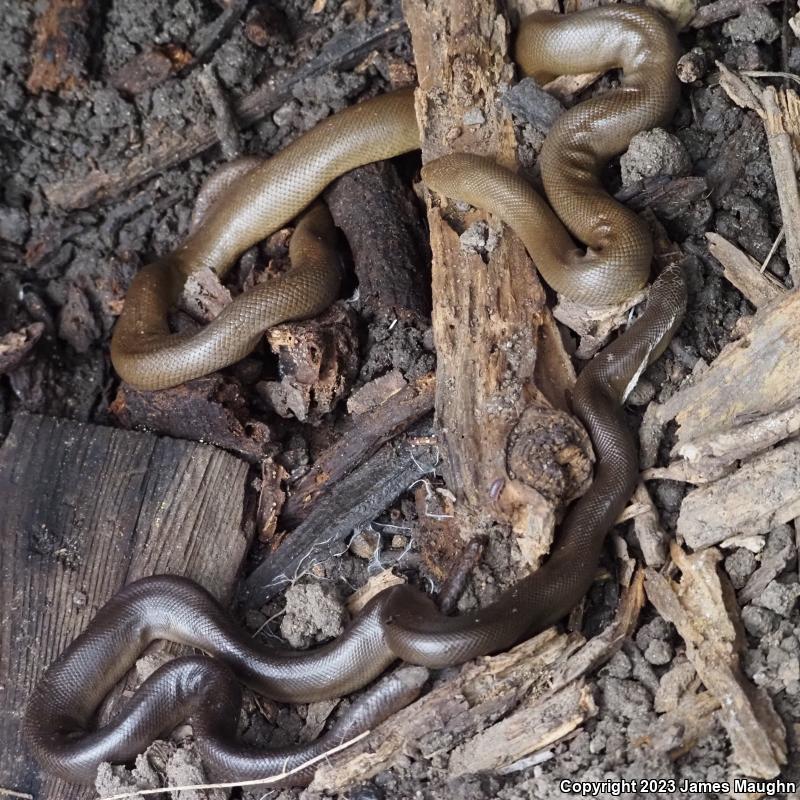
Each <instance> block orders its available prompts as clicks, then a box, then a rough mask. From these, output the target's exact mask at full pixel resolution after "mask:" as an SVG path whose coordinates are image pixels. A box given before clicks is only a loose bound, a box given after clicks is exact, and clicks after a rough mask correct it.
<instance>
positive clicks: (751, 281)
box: [706, 233, 788, 308]
mask: <svg viewBox="0 0 800 800" xmlns="http://www.w3.org/2000/svg"><path fill="white" fill-rule="evenodd" d="M706 239H708V251H709V253H711V255H712V256H714V258H716V259H717V261H719V263H720V264H722V268H723V270H724V275H725V277H726V278H727V279H728V280H729V281H730V282H731V283H732V284H733V285H734V286H735V287H736V288H737V289H738V290H739V291H740V292H741V293H742V294H743V295H744V296H745V297H746V298H747V299H748V300H749V301H750V302H751V303H752V304H753V305H754V306H755V307H756V308H760V307H761V306H763V305H766V304H767V303H768V302H769V301H770V300H774V299H775V298H776V297H780V296H781V295H784V294H786V292H787V291H788V290H787V289H786V287H785V286H784V285H783V284H782V283H779V282H778V281H777V280H776V279H775V278H772V277H771V276H769V275H767V274H765V273H763V272H761V265H760V264H759V263H758V262H757V261H756V260H755V259H754V258H752V257H751V256H749V255H747V253H745V252H743V251H742V250H740V249H739V248H738V247H736V245H733V244H731V243H730V242H729V241H728V240H727V239H725V237H723V236H720V235H719V234H718V233H707V234H706Z"/></svg>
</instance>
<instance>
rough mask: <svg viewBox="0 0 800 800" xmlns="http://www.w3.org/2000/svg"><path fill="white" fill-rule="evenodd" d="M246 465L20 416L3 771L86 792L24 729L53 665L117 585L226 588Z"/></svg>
mask: <svg viewBox="0 0 800 800" xmlns="http://www.w3.org/2000/svg"><path fill="white" fill-rule="evenodd" d="M247 474H248V466H247V464H246V463H245V462H243V461H241V460H239V459H238V458H236V457H234V456H231V455H228V454H227V453H223V452H221V451H219V450H215V449H214V448H212V447H208V446H204V445H199V444H194V443H190V442H182V441H177V440H174V439H165V438H158V437H156V436H153V435H151V434H145V433H134V432H129V431H120V430H114V429H112V428H101V427H95V426H91V425H83V424H80V423H76V422H67V421H62V420H54V419H50V418H45V417H32V416H18V417H17V418H16V419H15V420H14V422H13V425H12V427H11V431H10V433H9V435H8V437H7V439H6V440H5V442H4V443H3V446H2V448H0V506H2V508H3V515H2V520H0V607H2V609H3V624H2V625H0V686H2V687H3V691H2V693H0V741H2V742H3V746H2V748H0V775H2V776H3V780H2V784H3V786H4V787H5V788H8V789H13V790H16V791H20V792H34V793H35V795H36V797H37V800H74V799H77V798H80V799H81V800H83V799H84V798H86V800H88V799H89V798H93V797H95V793H94V791H91V790H87V789H85V788H83V789H81V788H78V787H74V786H70V785H67V784H65V783H64V782H62V781H59V780H56V779H54V778H52V777H49V776H47V775H45V774H44V773H42V772H40V771H39V768H38V766H37V765H36V763H35V762H34V761H33V759H32V758H31V757H30V755H29V754H28V753H27V751H26V749H25V747H24V745H23V742H22V740H21V732H20V725H21V721H22V714H23V712H24V709H25V705H26V703H27V699H28V695H29V693H30V691H31V689H32V687H33V686H34V684H35V683H36V681H37V680H38V678H39V676H40V675H41V674H42V672H43V671H44V670H45V668H46V667H47V666H48V664H49V663H50V662H51V661H52V660H53V659H54V658H55V657H56V656H57V655H58V654H59V653H60V652H61V651H62V650H63V649H64V647H65V646H66V645H67V644H68V643H69V642H70V641H71V640H72V639H74V638H75V636H76V635H77V634H78V633H79V632H80V631H81V630H82V629H83V628H85V627H86V625H87V623H88V622H89V620H90V619H91V618H92V617H93V616H94V614H95V613H96V612H97V609H98V608H99V607H100V606H101V605H102V604H103V603H104V602H106V601H107V600H108V599H109V598H110V597H111V596H112V595H113V594H114V593H115V592H116V591H118V590H119V589H120V588H121V587H122V586H123V585H124V584H125V583H127V582H129V581H132V580H135V579H136V578H140V577H144V576H146V575H152V574H157V573H173V574H177V575H187V576H189V577H192V578H195V579H196V580H198V581H200V582H201V583H202V584H203V585H204V586H205V587H206V588H208V589H209V590H210V591H211V592H212V593H213V594H214V595H216V596H217V597H218V598H219V599H220V600H221V601H223V602H226V601H228V600H229V599H230V596H231V592H232V589H233V585H234V582H235V580H236V576H237V574H238V571H239V567H240V564H241V562H242V559H243V558H244V555H245V552H246V551H247V547H248V539H247V536H246V535H245V534H244V533H243V531H242V529H241V523H242V515H243V509H244V496H245V485H246V481H247Z"/></svg>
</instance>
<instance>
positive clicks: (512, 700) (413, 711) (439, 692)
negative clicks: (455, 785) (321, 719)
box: [311, 573, 644, 791]
mask: <svg viewBox="0 0 800 800" xmlns="http://www.w3.org/2000/svg"><path fill="white" fill-rule="evenodd" d="M642 577H643V576H642V574H641V573H638V575H637V577H635V578H634V580H633V582H632V584H631V587H630V588H629V589H628V590H626V592H624V594H623V599H622V601H621V602H620V607H619V609H618V611H617V616H616V619H615V620H614V622H613V623H612V624H611V625H609V627H608V628H606V630H605V631H603V633H602V634H601V635H600V636H598V637H595V638H594V639H592V640H591V641H589V642H587V643H585V644H583V640H582V638H581V637H580V636H577V635H566V634H559V633H557V632H556V630H555V629H554V628H549V629H548V630H546V631H544V632H543V633H541V634H539V635H538V636H536V637H534V638H533V639H530V640H529V641H527V642H523V643H522V644H521V645H519V646H517V647H516V648H514V649H513V650H511V651H509V652H508V653H502V654H500V655H497V656H491V657H488V658H481V659H477V660H476V661H474V662H470V663H469V664H466V665H465V666H464V667H462V669H461V670H460V672H458V674H456V675H455V676H452V677H449V678H447V679H446V680H444V681H443V682H441V683H440V684H439V685H437V686H436V687H435V688H434V689H433V690H432V691H431V692H429V693H428V694H427V695H425V696H424V697H422V698H420V699H419V700H418V701H417V702H415V703H414V704H412V705H410V706H409V707H408V708H405V709H403V710H402V711H400V712H399V713H398V714H395V715H394V716H393V717H392V718H391V719H389V720H387V721H386V722H384V723H383V724H382V725H380V726H379V727H378V728H376V729H375V730H374V731H373V732H372V733H371V734H370V736H369V737H367V739H365V741H364V742H360V743H358V744H357V745H355V746H354V747H353V748H351V749H350V750H348V752H347V754H346V755H345V756H344V757H338V756H334V757H332V758H331V759H330V760H329V761H328V762H326V764H325V766H323V767H320V769H319V770H318V771H317V774H316V776H315V778H314V782H313V783H312V785H311V789H312V790H314V789H322V788H324V789H325V790H327V791H341V790H343V789H345V788H346V787H348V786H352V785H355V784H357V783H363V782H364V781H366V780H369V779H370V778H372V777H373V776H374V775H376V774H378V773H379V772H382V771H384V770H386V769H389V768H391V767H392V766H393V765H396V764H398V763H402V762H404V761H405V760H406V759H407V758H408V757H413V758H417V759H431V758H433V757H436V758H437V759H438V760H440V761H443V768H444V769H445V770H447V771H448V773H450V774H451V775H454V776H455V775H463V774H467V773H474V772H477V771H479V770H483V769H502V768H503V767H505V766H510V765H513V764H515V763H516V762H518V761H519V760H520V758H521V754H529V753H535V752H541V750H542V749H543V748H547V747H549V746H551V745H552V744H553V743H554V742H556V741H559V740H560V739H563V738H564V737H565V736H568V735H570V734H571V733H572V732H574V731H575V730H577V729H578V728H579V727H580V726H581V724H582V723H583V721H584V720H586V719H589V718H590V717H592V716H594V714H595V713H596V706H595V703H594V699H593V695H592V690H591V687H590V686H589V685H588V684H587V683H586V675H587V673H588V672H589V671H591V670H594V669H596V668H597V667H598V666H599V665H601V664H602V663H604V662H605V661H606V660H608V659H609V658H610V657H611V656H612V655H613V654H614V653H615V652H617V650H618V649H619V647H620V646H621V645H622V643H623V641H625V639H626V638H627V637H629V636H630V635H631V633H632V632H633V630H634V627H635V625H636V621H637V619H638V616H639V611H640V609H641V607H642V605H643V603H644V589H643V580H642ZM442 737H445V740H446V742H447V750H449V751H450V752H451V755H450V756H449V757H448V756H447V752H445V751H444V750H443V748H442Z"/></svg>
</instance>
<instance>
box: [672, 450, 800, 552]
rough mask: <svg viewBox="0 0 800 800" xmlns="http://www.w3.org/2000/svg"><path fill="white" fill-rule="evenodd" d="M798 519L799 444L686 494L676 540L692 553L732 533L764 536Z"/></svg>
mask: <svg viewBox="0 0 800 800" xmlns="http://www.w3.org/2000/svg"><path fill="white" fill-rule="evenodd" d="M797 516H800V441H797V440H794V441H790V442H787V443H786V444H784V445H782V446H781V447H776V448H774V449H773V450H768V451H766V452H765V453H762V454H761V455H759V456H756V457H755V458H752V459H751V460H750V461H748V462H747V463H745V464H744V465H743V466H742V467H741V468H740V469H738V470H736V472H734V473H732V474H731V475H728V476H726V477H723V478H720V479H719V480H717V481H715V482H714V483H710V484H708V485H706V486H701V487H699V488H697V489H695V490H694V491H691V492H689V494H688V495H686V497H685V498H684V499H683V503H682V505H681V510H680V516H679V517H678V534H679V535H680V536H682V537H683V539H684V541H685V542H686V543H687V544H688V545H689V546H690V547H692V548H695V549H696V548H699V547H707V546H708V545H712V544H717V543H718V542H721V541H723V540H724V539H727V538H729V537H730V536H734V535H735V534H737V533H744V532H746V533H747V534H748V535H754V534H759V533H766V532H767V531H769V530H771V529H772V528H774V527H775V526H776V525H780V524H781V523H784V522H789V521H790V520H792V519H794V518H795V517H797Z"/></svg>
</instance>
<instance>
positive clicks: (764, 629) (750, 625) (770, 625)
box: [742, 605, 778, 639]
mask: <svg viewBox="0 0 800 800" xmlns="http://www.w3.org/2000/svg"><path fill="white" fill-rule="evenodd" d="M742 623H743V624H744V627H745V630H746V631H747V632H748V633H749V634H750V635H751V636H752V637H754V638H755V639H758V638H760V637H762V636H766V635H767V634H768V633H770V632H771V631H772V630H774V629H775V628H776V627H777V624H778V616H777V614H775V612H773V611H770V610H768V609H766V608H759V607H758V606H755V605H749V606H745V607H744V608H743V609H742Z"/></svg>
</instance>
